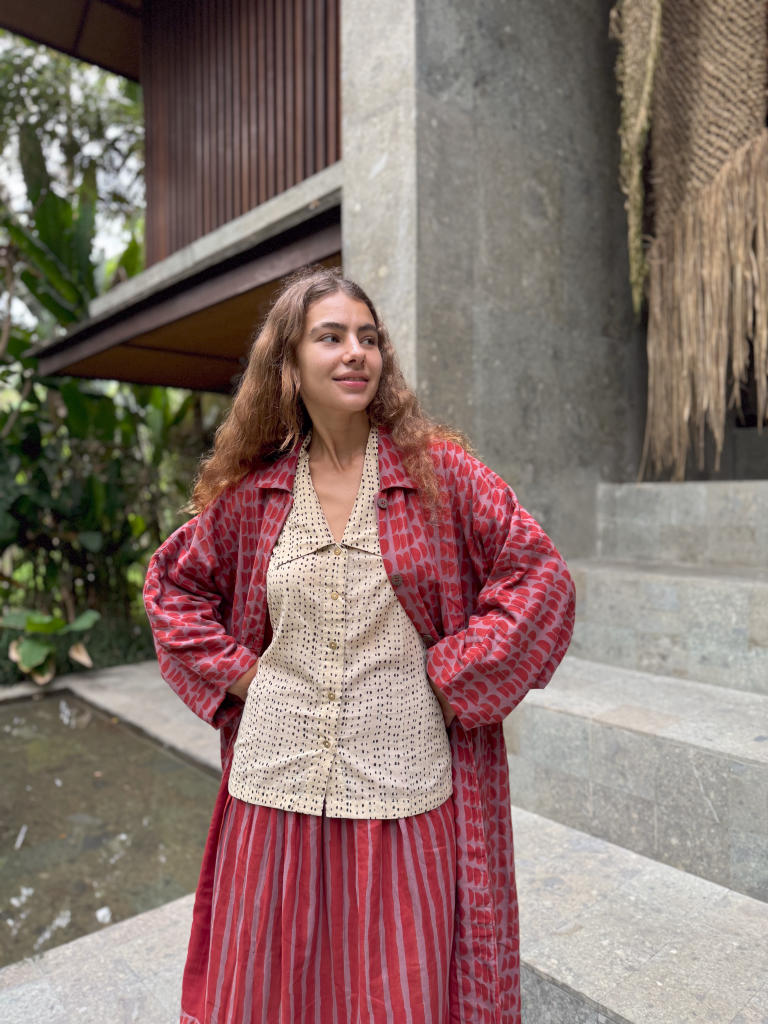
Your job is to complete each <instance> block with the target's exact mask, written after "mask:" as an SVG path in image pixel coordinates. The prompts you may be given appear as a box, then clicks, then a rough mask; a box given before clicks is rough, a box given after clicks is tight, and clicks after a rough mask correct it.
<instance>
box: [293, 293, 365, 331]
mask: <svg viewBox="0 0 768 1024" xmlns="http://www.w3.org/2000/svg"><path fill="white" fill-rule="evenodd" d="M324 320H329V321H330V320H333V321H335V322H337V323H344V324H347V323H348V324H350V326H352V325H355V326H356V325H358V324H361V323H373V322H374V321H373V314H372V313H371V311H370V309H369V308H368V306H367V305H366V304H365V303H364V302H361V301H360V300H359V299H353V298H351V297H350V296H349V295H346V294H345V293H344V292H333V294H331V295H324V296H323V298H321V299H316V300H315V301H314V302H313V303H312V304H311V305H310V307H309V309H308V310H307V319H306V325H305V326H306V328H307V329H309V328H311V327H312V325H313V324H316V323H320V322H321V321H324Z"/></svg>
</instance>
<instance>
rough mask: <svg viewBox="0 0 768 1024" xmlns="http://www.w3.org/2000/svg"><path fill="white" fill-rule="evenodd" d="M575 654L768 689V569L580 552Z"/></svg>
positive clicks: (575, 571) (573, 566)
mask: <svg viewBox="0 0 768 1024" xmlns="http://www.w3.org/2000/svg"><path fill="white" fill-rule="evenodd" d="M569 568H570V570H571V574H572V576H573V578H574V582H575V584H576V608H577V612H576V627H575V629H574V634H573V640H572V642H571V647H570V650H571V653H572V654H575V655H577V656H578V657H581V658H587V659H591V660H594V661H602V662H607V663H610V664H612V665H622V666H624V667H625V668H631V669H640V670H641V671H643V672H654V673H659V674H663V675H667V676H677V677H681V678H684V679H693V680H697V681H700V682H705V683H711V684H713V685H715V686H723V687H728V688H731V689H737V690H750V691H752V692H754V693H762V694H766V695H768V570H766V569H747V568H741V569H733V570H730V571H727V570H725V569H712V568H708V569H704V568H701V567H697V566H669V565H652V564H650V563H643V562H606V561H597V560H591V559H585V560H578V559H574V560H572V561H571V562H569Z"/></svg>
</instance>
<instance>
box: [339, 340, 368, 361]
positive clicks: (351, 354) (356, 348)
mask: <svg viewBox="0 0 768 1024" xmlns="http://www.w3.org/2000/svg"><path fill="white" fill-rule="evenodd" d="M344 356H345V358H346V359H349V360H350V361H352V360H357V359H364V358H365V349H364V348H363V346H362V345H361V344H360V340H359V338H358V337H357V335H356V334H350V335H349V336H348V338H347V344H346V346H345V349H344Z"/></svg>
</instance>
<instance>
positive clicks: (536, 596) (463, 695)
mask: <svg viewBox="0 0 768 1024" xmlns="http://www.w3.org/2000/svg"><path fill="white" fill-rule="evenodd" d="M450 462H451V467H452V468H451V469H450V470H449V473H448V479H447V480H446V486H447V487H448V489H449V491H450V493H451V495H452V498H453V510H452V513H453V519H454V522H456V521H457V520H458V526H457V532H459V539H460V542H462V541H463V545H464V550H465V552H466V556H465V557H466V558H467V559H468V560H469V566H471V571H472V572H473V573H474V575H475V578H476V580H478V581H479V583H480V590H479V593H478V595H477V599H476V602H475V607H474V608H473V609H472V611H471V614H470V615H469V620H468V622H467V625H466V627H465V628H464V629H462V630H460V631H459V632H457V633H453V634H452V635H449V636H445V637H443V638H442V639H441V640H439V641H438V642H437V643H436V644H435V645H434V646H433V647H431V648H430V649H429V651H428V654H427V671H428V674H429V678H430V679H431V680H432V682H433V683H434V684H435V685H436V686H437V688H438V689H439V690H440V691H441V692H442V694H443V696H444V697H445V698H446V699H447V701H448V703H449V704H450V705H451V706H452V707H453V709H454V710H455V712H456V716H457V718H458V719H459V721H460V722H461V724H462V726H463V727H464V728H466V729H472V728H475V727H477V726H480V725H489V724H491V723H494V722H500V721H502V720H503V719H504V718H505V717H506V716H507V715H508V714H509V713H510V711H512V709H513V708H514V707H515V705H516V704H518V703H519V702H520V701H521V700H522V698H523V697H524V696H525V694H526V693H527V692H528V690H529V689H531V688H532V687H536V688H542V687H544V686H546V684H547V683H548V682H549V680H550V678H551V676H552V673H553V672H554V671H555V669H556V668H557V666H558V664H559V663H560V661H561V659H562V657H563V655H564V654H565V652H566V650H567V648H568V644H569V642H570V638H571V633H572V632H573V621H574V607H575V600H574V586H573V582H572V580H571V577H570V575H569V573H568V569H567V568H566V565H565V562H564V561H563V559H562V557H561V556H560V554H559V553H558V551H557V549H556V548H555V546H554V544H553V543H552V541H551V540H550V539H549V537H547V535H546V534H545V533H544V531H543V530H542V528H541V527H540V526H539V524H538V523H537V522H536V520H535V519H534V518H533V517H532V516H531V515H529V514H528V512H526V511H525V509H523V508H521V507H520V505H519V504H518V502H517V499H516V497H515V495H514V493H513V491H512V490H511V488H510V487H509V486H508V485H507V484H506V483H505V482H504V481H503V480H502V479H501V478H500V477H499V476H497V475H496V474H495V473H494V472H493V471H492V470H490V469H489V468H488V467H487V466H484V465H483V464H482V463H481V462H479V461H478V460H477V459H474V458H472V456H469V455H467V454H466V453H464V452H462V453H461V457H460V458H459V459H458V460H457V459H452V460H450Z"/></svg>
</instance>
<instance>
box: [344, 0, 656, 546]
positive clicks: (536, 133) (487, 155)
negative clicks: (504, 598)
mask: <svg viewBox="0 0 768 1024" xmlns="http://www.w3.org/2000/svg"><path fill="white" fill-rule="evenodd" d="M610 7H611V0H599V2H597V3H595V2H587V0H572V2H570V3H565V2H563V0H557V2H556V0H515V2H514V3H513V2H512V0H473V2H472V3H471V4H467V3H466V2H465V0H384V2H383V3H382V4H376V5H370V4H367V3H364V2H362V0H344V2H343V4H342V26H343V37H342V39H343V64H342V69H343V70H342V76H343V77H342V103H343V105H344V106H343V109H344V111H345V113H344V124H343V132H344V140H345V142H344V154H343V160H344V176H345V184H344V218H343V232H344V239H345V255H344V258H345V267H346V268H347V270H348V271H349V272H350V273H351V274H352V275H353V276H358V277H359V278H360V279H361V280H362V281H363V283H364V284H366V285H367V286H368V287H369V288H370V290H371V292H372V294H373V297H374V300H375V301H379V302H380V304H381V306H382V311H383V313H384V315H385V316H386V317H387V319H388V320H389V321H390V322H392V325H393V327H394V328H395V330H394V332H393V333H394V335H395V338H396V340H397V341H398V344H399V347H400V349H401V352H402V356H403V363H404V368H405V369H406V371H407V373H408V375H409V378H410V380H411V381H412V383H415V384H416V385H417V388H418V391H419V393H420V395H421V396H422V398H423V400H424V402H425V405H426V407H427V408H428V410H429V411H430V412H431V413H432V415H434V416H435V417H436V418H437V419H440V420H443V421H446V422H450V423H452V424H454V425H456V426H458V427H460V428H461V429H463V430H465V431H466V433H467V434H468V435H469V437H470V439H471V440H472V442H473V443H474V445H475V446H476V448H477V450H478V453H479V455H480V457H481V458H482V459H483V460H484V461H485V462H487V463H488V464H489V465H491V466H492V467H493V468H494V469H495V470H496V471H497V472H499V473H500V474H501V475H502V476H503V477H504V478H505V479H506V480H507V481H509V483H510V484H512V486H513V487H514V488H515V489H516V491H517V492H518V495H519V497H520V499H521V501H522V502H523V504H525V505H526V507H528V508H529V509H530V510H531V512H533V514H534V515H536V516H537V518H539V519H540V521H541V522H542V523H543V524H544V525H545V527H546V528H547V529H548V530H549V531H550V533H551V534H552V535H553V537H554V538H555V540H556V542H557V543H558V544H559V545H560V546H561V548H562V549H563V550H564V551H565V552H566V553H567V554H568V555H576V554H584V553H588V552H590V551H591V550H592V547H593V543H594V523H595V515H594V499H595V490H596V483H597V481H598V480H600V479H603V480H628V479H632V478H633V477H634V475H635V473H636V471H637V463H638V454H639V446H640V432H641V413H642V410H641V405H642V401H643V387H644V384H643V381H644V371H643V368H642V365H641V361H640V353H641V352H642V338H641V335H640V334H639V332H637V330H636V329H635V328H634V325H633V322H632V316H631V308H630V299H629V287H628V283H627V268H626V249H625V222H624V211H623V202H622V197H621V195H620V193H619V190H618V186H617V183H616V182H617V169H618V138H617V126H618V103H617V99H616V91H615V80H614V72H613V64H614V60H615V51H614V47H613V46H612V44H611V43H610V42H609V40H608V12H609V10H610ZM355 26H356V31H355ZM363 26H364V27H363ZM410 32H412V33H413V35H412V37H409V35H408V34H409V33H410ZM363 42H364V46H363V45H362V44H363ZM351 47H354V49H351ZM409 61H412V62H413V64H412V65H410V64H409ZM366 81H367V83H368V84H367V85H366ZM371 81H375V85H376V88H375V91H373V90H371V89H370V88H369V87H370V83H371ZM366 90H368V92H369V99H368V100H367V101H366V104H361V102H360V97H361V95H363V94H364V93H365V92H366ZM372 91H373V96H370V93H371V92H372ZM347 104H349V108H348V107H347ZM350 157H351V159H350ZM414 175H415V188H416V196H415V202H414V199H413V197H412V196H411V194H410V192H409V189H410V187H411V183H412V181H413V180H414V179H413V177H412V176H414ZM395 267H396V268H397V270H396V271H395V270H394V269H393V268H395ZM411 289H413V290H412V291H411Z"/></svg>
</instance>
